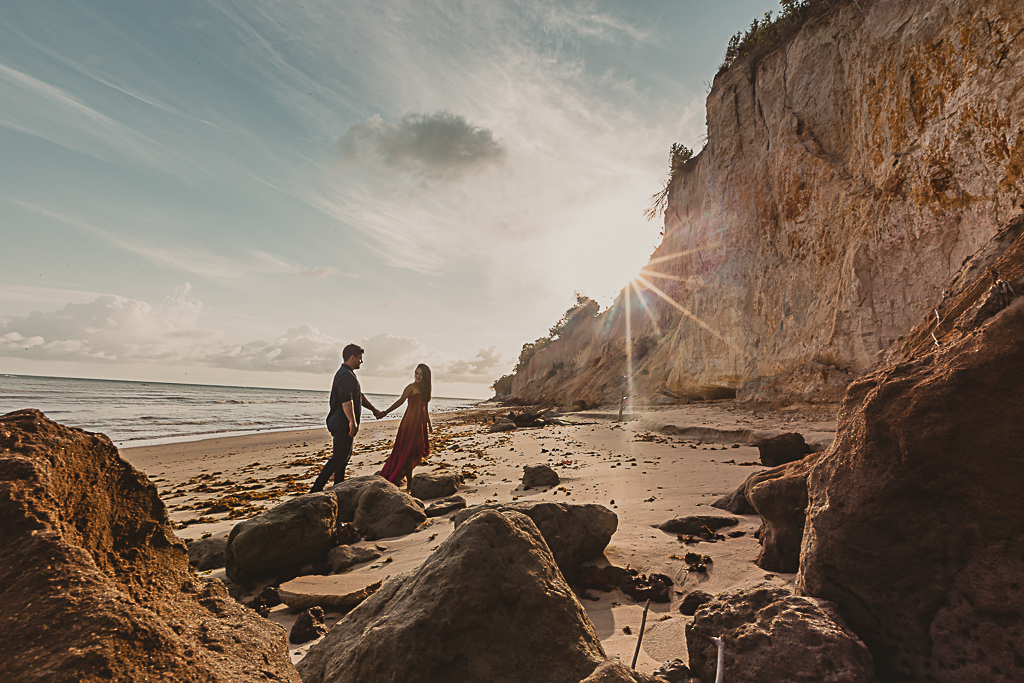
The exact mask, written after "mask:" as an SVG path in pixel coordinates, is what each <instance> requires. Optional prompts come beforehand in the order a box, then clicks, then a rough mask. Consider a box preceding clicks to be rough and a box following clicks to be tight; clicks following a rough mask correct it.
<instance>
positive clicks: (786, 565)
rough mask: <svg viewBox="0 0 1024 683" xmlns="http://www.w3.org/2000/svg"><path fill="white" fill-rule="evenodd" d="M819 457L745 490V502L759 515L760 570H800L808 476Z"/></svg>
mask: <svg viewBox="0 0 1024 683" xmlns="http://www.w3.org/2000/svg"><path fill="white" fill-rule="evenodd" d="M820 457H821V454H820V453H814V454H812V455H808V456H807V457H806V458H804V459H803V460H797V461H796V462H791V463H787V464H785V465H780V466H779V467H777V468H775V469H774V470H768V471H767V472H762V473H760V474H764V475H767V476H764V477H762V478H761V480H760V481H757V482H756V483H754V484H753V486H751V488H750V489H749V490H748V492H747V499H748V500H749V501H750V503H751V505H753V507H754V510H755V511H756V512H757V514H759V515H761V528H760V529H759V530H758V535H757V539H758V542H759V543H760V544H761V552H760V553H759V554H758V556H757V560H756V562H757V566H758V567H760V568H761V569H764V570H765V571H769V572H787V573H794V572H796V571H797V569H799V567H800V544H801V543H802V542H803V537H804V519H805V518H806V510H807V474H808V472H810V470H811V467H812V466H813V465H814V463H816V462H817V461H818V459H819V458H820ZM769 473H770V474H769Z"/></svg>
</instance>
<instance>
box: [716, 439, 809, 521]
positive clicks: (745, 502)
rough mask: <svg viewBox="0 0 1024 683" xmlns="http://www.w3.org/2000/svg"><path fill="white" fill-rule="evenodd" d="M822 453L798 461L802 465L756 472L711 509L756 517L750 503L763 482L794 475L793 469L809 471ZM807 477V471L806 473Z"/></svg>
mask: <svg viewBox="0 0 1024 683" xmlns="http://www.w3.org/2000/svg"><path fill="white" fill-rule="evenodd" d="M820 455H821V454H820V453H812V454H811V455H808V456H806V457H805V458H804V459H803V460H798V461H797V462H798V463H805V464H802V465H794V464H791V463H787V464H785V465H779V466H778V467H773V468H772V469H770V470H761V471H760V472H754V473H753V474H751V475H750V476H749V477H747V479H746V481H744V482H743V483H742V484H740V485H739V487H738V488H737V489H736V490H735V491H733V492H732V493H730V494H729V495H727V496H723V497H722V498H719V499H718V500H716V501H715V502H713V503H712V504H711V507H713V508H718V509H720V510H726V511H728V512H731V513H733V514H735V515H754V514H757V510H755V509H754V506H753V505H752V504H751V502H750V491H751V490H752V489H753V488H754V487H755V486H757V485H758V484H760V483H761V482H765V481H768V480H769V479H776V478H778V477H784V476H788V475H789V474H791V473H792V471H793V468H794V467H795V468H799V469H801V470H807V469H808V467H809V465H810V464H811V463H813V461H814V460H816V459H817V458H818V457H820ZM804 474H805V476H806V471H805V472H804Z"/></svg>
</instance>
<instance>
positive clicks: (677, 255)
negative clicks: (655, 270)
mask: <svg viewBox="0 0 1024 683" xmlns="http://www.w3.org/2000/svg"><path fill="white" fill-rule="evenodd" d="M721 246H722V243H721V242H718V243H716V244H709V245H707V246H706V247H704V248H703V249H686V250H685V251H675V252H672V253H671V254H665V255H664V256H658V257H656V258H652V259H651V260H650V261H648V262H647V265H653V264H655V263H662V262H664V261H671V260H672V259H674V258H681V257H683V256H689V255H690V254H697V255H698V256H699V255H700V253H701V252H702V251H711V250H712V249H718V248H719V247H721Z"/></svg>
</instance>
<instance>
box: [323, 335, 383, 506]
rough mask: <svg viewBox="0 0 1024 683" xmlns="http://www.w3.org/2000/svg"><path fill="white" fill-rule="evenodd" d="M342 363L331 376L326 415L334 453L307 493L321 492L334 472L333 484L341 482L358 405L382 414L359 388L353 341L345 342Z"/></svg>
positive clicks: (359, 353)
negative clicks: (328, 410) (346, 343)
mask: <svg viewBox="0 0 1024 683" xmlns="http://www.w3.org/2000/svg"><path fill="white" fill-rule="evenodd" d="M341 358H342V361H343V362H342V364H341V367H340V368H338V372H337V373H336V374H335V375H334V384H333V385H332V386H331V410H330V412H329V413H328V414H327V429H329V430H330V432H331V436H333V437H334V454H333V455H331V459H330V460H328V461H327V464H326V465H324V468H323V469H322V470H320V476H318V477H317V478H316V482H315V483H314V484H313V488H312V489H311V490H310V493H316V492H317V491H323V490H324V486H326V485H327V481H328V480H329V479H330V478H331V475H334V483H335V484H340V483H341V482H343V481H345V468H346V467H348V459H349V457H351V455H352V440H353V439H354V438H355V436H356V432H358V431H359V414H360V408H361V407H362V406H366V407H367V408H369V409H370V410H371V411H373V416H374V417H375V418H377V419H378V420H379V419H380V418H381V416H382V415H384V413H382V412H381V411H379V410H377V409H376V408H374V407H373V405H372V404H371V403H370V401H369V400H368V399H367V398H366V397H365V396H363V392H362V390H361V389H360V388H359V380H358V379H356V373H355V371H356V370H358V369H359V366H360V365H362V364H363V349H362V348H360V347H359V346H358V345H356V344H349V345H348V346H346V347H345V349H344V350H343V351H342V352H341Z"/></svg>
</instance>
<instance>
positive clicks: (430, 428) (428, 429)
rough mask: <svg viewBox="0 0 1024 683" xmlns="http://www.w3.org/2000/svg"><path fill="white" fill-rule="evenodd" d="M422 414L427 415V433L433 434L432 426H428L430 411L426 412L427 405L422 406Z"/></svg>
mask: <svg viewBox="0 0 1024 683" xmlns="http://www.w3.org/2000/svg"><path fill="white" fill-rule="evenodd" d="M423 412H425V413H426V414H427V431H428V432H431V433H433V431H434V426H433V425H432V424H430V411H429V410H427V404H426V403H424V404H423Z"/></svg>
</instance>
